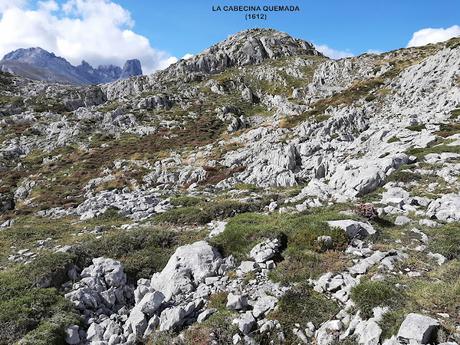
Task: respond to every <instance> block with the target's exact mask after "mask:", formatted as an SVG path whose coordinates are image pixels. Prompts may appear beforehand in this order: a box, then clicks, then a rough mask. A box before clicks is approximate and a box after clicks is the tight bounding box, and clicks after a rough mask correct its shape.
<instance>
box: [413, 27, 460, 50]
mask: <svg viewBox="0 0 460 345" xmlns="http://www.w3.org/2000/svg"><path fill="white" fill-rule="evenodd" d="M457 36H460V26H458V25H453V26H451V27H449V28H445V29H444V28H425V29H421V30H419V31H416V32H414V34H413V35H412V38H411V40H410V41H409V43H408V44H407V46H408V47H418V46H423V45H425V44H428V43H437V42H443V41H447V40H448V39H451V38H452V37H457Z"/></svg>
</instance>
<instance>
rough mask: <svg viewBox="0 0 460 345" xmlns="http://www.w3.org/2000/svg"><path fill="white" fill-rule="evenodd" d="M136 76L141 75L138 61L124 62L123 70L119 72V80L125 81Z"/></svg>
mask: <svg viewBox="0 0 460 345" xmlns="http://www.w3.org/2000/svg"><path fill="white" fill-rule="evenodd" d="M138 75H142V67H141V62H140V61H139V60H138V59H132V60H128V61H126V62H125V64H124V66H123V70H122V71H121V74H120V79H126V78H129V77H134V76H138Z"/></svg>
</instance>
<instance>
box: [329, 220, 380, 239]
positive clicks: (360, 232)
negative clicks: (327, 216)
mask: <svg viewBox="0 0 460 345" xmlns="http://www.w3.org/2000/svg"><path fill="white" fill-rule="evenodd" d="M327 224H328V225H329V226H330V227H331V228H339V229H342V230H344V231H345V232H346V233H347V236H348V237H349V238H355V237H360V238H364V237H367V236H369V235H372V234H375V229H374V227H373V226H372V225H371V224H369V223H364V222H359V221H356V220H351V219H346V220H332V221H328V222H327Z"/></svg>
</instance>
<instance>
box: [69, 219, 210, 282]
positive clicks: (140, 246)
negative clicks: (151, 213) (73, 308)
mask: <svg viewBox="0 0 460 345" xmlns="http://www.w3.org/2000/svg"><path fill="white" fill-rule="evenodd" d="M202 238H203V233H201V232H173V231H168V230H167V229H161V228H149V229H134V230H131V231H129V232H123V231H121V232H116V233H113V234H107V235H106V236H104V237H102V238H99V239H93V240H90V241H86V242H85V243H84V245H81V246H80V247H79V248H78V249H77V252H78V253H77V254H78V256H79V266H80V267H85V266H88V265H89V264H90V263H91V261H90V260H91V258H94V257H99V256H104V257H108V258H112V259H116V260H119V261H120V262H122V263H123V266H124V268H125V272H126V273H127V275H128V278H129V279H130V280H131V281H137V279H139V278H150V277H151V276H152V274H153V273H155V272H158V271H161V270H162V269H163V267H164V266H165V265H166V263H167V261H168V260H169V257H170V256H171V255H172V254H173V253H174V251H175V250H176V248H177V247H179V246H182V245H184V244H188V243H192V242H195V241H198V240H199V239H202Z"/></svg>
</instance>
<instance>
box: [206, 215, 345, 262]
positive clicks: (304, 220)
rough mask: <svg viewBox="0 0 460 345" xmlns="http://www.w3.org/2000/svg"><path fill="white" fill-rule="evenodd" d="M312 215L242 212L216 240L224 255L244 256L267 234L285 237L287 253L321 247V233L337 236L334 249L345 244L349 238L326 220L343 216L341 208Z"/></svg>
mask: <svg viewBox="0 0 460 345" xmlns="http://www.w3.org/2000/svg"><path fill="white" fill-rule="evenodd" d="M316 212H318V213H312V214H310V215H299V214H294V215H290V214H271V215H263V214H258V213H246V214H241V215H238V216H236V217H234V218H232V219H230V221H229V222H228V224H227V226H226V227H225V231H224V232H223V233H221V234H219V235H218V236H216V237H215V238H214V239H213V240H212V243H213V244H214V245H216V246H217V247H219V248H220V249H221V251H222V252H223V253H224V255H230V254H232V255H234V256H235V257H236V258H238V259H244V258H245V257H246V256H247V255H248V253H249V251H250V250H251V248H252V247H253V246H254V245H256V244H257V243H258V242H261V241H263V240H264V239H267V238H281V239H283V241H285V242H286V245H287V252H286V255H294V254H296V253H300V252H302V251H304V250H316V251H318V252H320V251H321V249H322V248H320V246H319V245H318V243H317V242H316V239H317V237H318V236H322V235H329V236H331V237H333V240H334V247H333V249H338V248H343V247H344V246H345V245H346V244H347V242H348V239H347V237H346V235H345V233H344V232H343V231H341V230H337V229H329V227H328V226H327V224H326V223H325V222H324V221H325V220H329V219H340V218H341V217H343V216H341V215H339V214H338V213H337V212H328V211H327V210H326V211H324V210H323V211H316Z"/></svg>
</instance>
